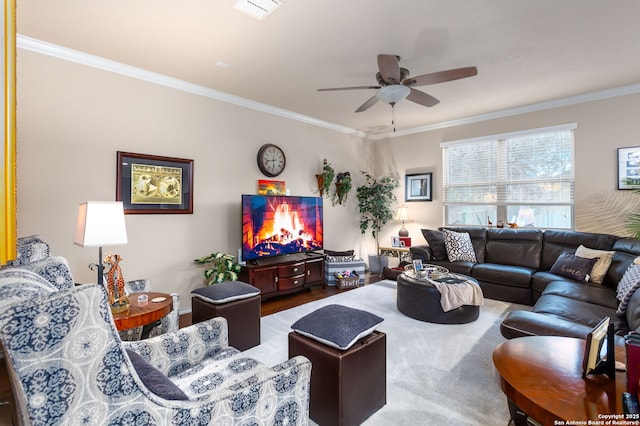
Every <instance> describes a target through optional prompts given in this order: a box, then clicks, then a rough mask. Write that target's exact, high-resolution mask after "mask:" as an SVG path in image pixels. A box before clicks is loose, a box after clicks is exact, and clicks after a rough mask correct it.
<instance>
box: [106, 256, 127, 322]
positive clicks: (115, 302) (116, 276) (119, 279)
mask: <svg viewBox="0 0 640 426" xmlns="http://www.w3.org/2000/svg"><path fill="white" fill-rule="evenodd" d="M121 260H122V256H120V255H119V254H112V253H109V254H107V255H106V256H105V257H104V263H105V264H107V265H109V272H107V294H108V297H109V306H110V307H111V312H113V313H114V314H117V313H120V312H126V311H128V310H129V297H128V296H127V292H126V290H125V288H124V277H123V276H122V270H121V269H120V261H121Z"/></svg>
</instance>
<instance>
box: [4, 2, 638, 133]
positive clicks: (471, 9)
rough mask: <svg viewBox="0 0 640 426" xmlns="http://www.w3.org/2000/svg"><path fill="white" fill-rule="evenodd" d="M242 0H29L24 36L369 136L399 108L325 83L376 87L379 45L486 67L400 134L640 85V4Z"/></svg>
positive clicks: (451, 87) (404, 118)
mask: <svg viewBox="0 0 640 426" xmlns="http://www.w3.org/2000/svg"><path fill="white" fill-rule="evenodd" d="M234 2H235V0H181V1H178V0H135V1H131V0H109V1H104V0H56V1H42V0H17V32H18V34H19V35H23V36H27V37H31V38H35V39H37V40H41V41H45V42H48V43H53V44H56V45H59V46H62V47H65V48H68V49H73V50H77V51H80V52H84V53H87V54H91V55H96V56H99V57H102V58H106V59H109V60H113V61H117V62H121V63H124V64H127V65H131V66H134V67H139V68H141V69H144V70H149V71H153V72H155V73H160V74H163V75H166V76H170V77H173V78H176V79H180V80H184V81H187V82H190V83H194V84H197V85H200V86H204V87H208V88H212V89H215V90H217V91H221V92H225V93H229V94H232V95H235V96H239V97H242V98H246V99H249V100H252V101H256V102H260V103H263V104H266V105H270V106H273V107H277V108H281V109H284V110H287V111H291V112H293V113H296V114H301V115H303V116H308V117H311V118H313V119H315V120H321V121H323V122H327V123H331V124H336V125H340V126H346V127H348V128H353V129H357V130H360V131H363V132H365V133H367V134H369V135H376V134H378V135H380V134H385V133H388V132H390V131H391V107H390V106H389V105H388V104H385V103H382V102H379V103H377V104H376V105H374V106H373V107H371V108H370V109H369V110H367V111H365V112H362V113H358V114H356V113H355V112H354V111H355V110H356V108H358V107H359V106H360V105H361V104H362V103H363V102H364V101H366V100H367V99H369V98H370V97H371V96H373V95H374V94H375V91H374V90H353V91H336V92H317V91H316V89H318V88H326V87H343V86H362V85H376V84H377V82H376V79H375V73H376V72H377V62H376V55H377V54H378V53H388V54H396V55H399V56H401V58H402V59H401V62H400V64H401V66H403V67H405V68H408V69H409V70H410V72H411V74H412V75H419V74H426V73H431V72H435V71H441V70H445V69H450V68H457V67H464V66H472V65H473V66H476V67H477V68H478V75H477V76H475V77H471V78H467V79H464V80H457V81H452V82H447V83H442V84H438V85H432V86H423V87H421V88H420V89H421V90H424V91H426V92H427V93H429V94H431V95H433V96H435V97H436V98H438V99H440V101H441V102H440V104H438V105H436V106H434V107H432V108H426V107H423V106H420V105H418V104H414V103H413V102H410V101H408V100H403V101H401V102H399V103H398V105H396V108H395V109H396V127H397V129H398V131H399V132H403V131H408V129H415V128H422V127H425V126H427V127H428V126H433V125H438V124H440V123H445V122H450V121H454V120H461V119H465V118H468V117H474V116H478V115H484V114H490V113H495V112H499V111H504V110H509V109H513V108H519V107H524V106H528V105H532V104H538V103H543V102H548V101H552V100H557V99H562V98H567V97H573V96H578V95H584V94H589V93H593V92H599V91H603V90H610V89H617V88H626V86H632V87H631V88H630V89H631V90H634V91H639V90H640V89H639V88H640V86H638V84H639V83H640V25H639V24H638V21H639V18H640V1H637V0H616V1H615V2H609V1H604V0H518V1H516V0H285V4H284V5H283V6H281V7H280V8H279V9H277V10H276V11H275V12H274V13H273V14H271V15H270V16H268V17H267V18H266V19H265V20H263V21H257V20H255V19H253V18H251V17H248V16H246V15H244V14H242V13H240V12H238V11H237V10H236V9H234V8H233V4H234ZM19 54H20V52H18V55H19ZM218 61H221V62H223V63H226V64H229V67H228V68H222V67H219V66H216V62H218ZM625 90H626V89H625Z"/></svg>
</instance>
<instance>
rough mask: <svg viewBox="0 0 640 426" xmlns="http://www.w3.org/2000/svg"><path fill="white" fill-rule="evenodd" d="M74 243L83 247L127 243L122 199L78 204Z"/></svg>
mask: <svg viewBox="0 0 640 426" xmlns="http://www.w3.org/2000/svg"><path fill="white" fill-rule="evenodd" d="M73 242H74V244H77V245H79V246H82V247H102V246H121V245H125V244H127V227H126V225H125V221H124V207H123V205H122V201H87V202H84V203H80V205H79V206H78V221H77V223H76V235H75V238H74V240H73Z"/></svg>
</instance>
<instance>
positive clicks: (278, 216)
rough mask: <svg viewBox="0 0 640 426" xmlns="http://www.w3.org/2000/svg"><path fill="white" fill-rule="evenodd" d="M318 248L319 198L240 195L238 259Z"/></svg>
mask: <svg viewBox="0 0 640 426" xmlns="http://www.w3.org/2000/svg"><path fill="white" fill-rule="evenodd" d="M322 247H323V231H322V197H296V196H284V195H243V196H242V260H245V261H251V260H255V259H260V258H264V257H271V256H279V255H285V254H291V253H305V252H309V251H315V250H322Z"/></svg>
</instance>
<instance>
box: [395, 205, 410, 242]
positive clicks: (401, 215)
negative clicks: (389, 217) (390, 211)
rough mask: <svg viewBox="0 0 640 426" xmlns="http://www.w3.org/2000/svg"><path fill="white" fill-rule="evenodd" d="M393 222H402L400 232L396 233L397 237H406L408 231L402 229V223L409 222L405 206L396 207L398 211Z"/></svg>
mask: <svg viewBox="0 0 640 426" xmlns="http://www.w3.org/2000/svg"><path fill="white" fill-rule="evenodd" d="M394 220H401V221H402V228H400V230H399V231H398V236H399V237H408V236H409V231H408V230H407V228H405V227H404V222H405V221H407V220H411V219H410V218H409V208H408V207H405V206H402V207H398V211H396V217H395V218H394Z"/></svg>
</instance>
